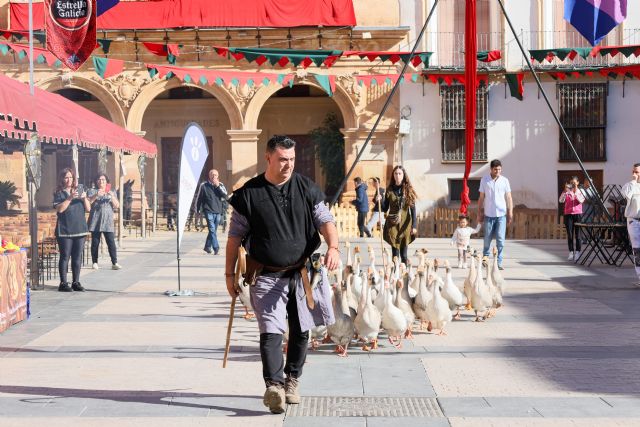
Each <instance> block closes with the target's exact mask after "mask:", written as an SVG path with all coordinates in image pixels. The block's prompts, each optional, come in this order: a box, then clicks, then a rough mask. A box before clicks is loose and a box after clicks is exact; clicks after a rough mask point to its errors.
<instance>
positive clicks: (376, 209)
mask: <svg viewBox="0 0 640 427" xmlns="http://www.w3.org/2000/svg"><path fill="white" fill-rule="evenodd" d="M371 181H372V182H373V188H374V189H375V190H376V192H375V194H374V195H373V200H372V201H373V212H372V213H371V218H370V219H369V222H368V223H367V230H369V233H373V227H375V226H376V224H379V225H380V232H381V233H382V227H383V226H384V215H381V213H382V201H383V200H384V191H385V190H384V188H382V186H381V185H380V178H378V177H375V178H371ZM378 196H380V197H378Z"/></svg>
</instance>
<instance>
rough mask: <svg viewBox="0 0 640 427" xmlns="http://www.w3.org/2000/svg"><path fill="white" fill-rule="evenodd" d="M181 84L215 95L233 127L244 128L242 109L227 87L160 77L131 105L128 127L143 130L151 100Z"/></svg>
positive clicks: (134, 130)
mask: <svg viewBox="0 0 640 427" xmlns="http://www.w3.org/2000/svg"><path fill="white" fill-rule="evenodd" d="M180 86H192V87H197V88H199V89H202V90H203V91H205V92H208V93H209V94H211V95H212V96H213V97H215V98H216V99H217V100H218V101H219V102H220V103H221V104H222V106H223V107H224V109H225V111H226V112H227V115H228V116H229V122H230V126H231V129H242V128H243V126H242V125H243V120H242V113H241V112H240V109H239V108H238V106H237V104H236V102H235V101H234V99H233V97H232V96H231V95H230V94H229V92H228V91H227V90H226V89H224V88H222V87H220V86H217V85H213V86H202V85H195V84H189V83H184V82H181V81H180V80H178V79H169V80H166V79H158V80H154V81H153V82H151V83H150V84H148V85H147V86H145V87H144V88H143V89H142V91H141V92H140V93H139V94H138V96H137V97H136V99H135V101H133V104H132V105H131V109H130V110H129V115H128V117H127V128H128V129H129V130H131V131H133V132H139V131H141V130H142V118H143V117H144V113H145V111H146V110H147V107H148V106H149V104H151V102H153V100H154V99H155V98H156V97H157V96H158V95H160V94H161V93H163V92H165V91H168V90H169V89H173V88H177V87H180Z"/></svg>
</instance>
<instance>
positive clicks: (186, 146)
mask: <svg viewBox="0 0 640 427" xmlns="http://www.w3.org/2000/svg"><path fill="white" fill-rule="evenodd" d="M180 152H181V155H180V182H179V185H178V249H180V244H181V243H182V235H183V233H184V227H185V226H186V225H187V219H188V218H189V209H191V202H192V201H193V196H194V194H195V192H196V189H197V187H198V180H199V179H200V174H201V173H202V168H203V167H204V163H205V161H206V160H207V156H208V155H209V148H208V147H207V138H206V137H205V135H204V132H203V131H202V128H201V127H200V126H199V125H198V124H197V123H194V122H191V123H189V124H188V125H187V128H186V129H185V131H184V137H183V138H182V148H181V150H180Z"/></svg>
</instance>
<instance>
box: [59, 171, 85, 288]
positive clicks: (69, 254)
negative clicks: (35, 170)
mask: <svg viewBox="0 0 640 427" xmlns="http://www.w3.org/2000/svg"><path fill="white" fill-rule="evenodd" d="M53 207H54V208H55V210H56V213H57V216H58V218H57V221H56V239H57V241H58V250H59V251H60V261H59V262H58V270H59V273H60V285H59V286H58V291H60V292H72V291H84V287H83V286H82V285H81V284H80V267H81V266H82V250H83V249H84V239H85V238H86V237H87V232H88V231H89V229H88V228H87V220H86V217H85V213H86V212H89V210H90V209H91V206H90V205H89V200H88V199H87V193H86V192H85V191H84V188H82V187H79V186H78V179H77V177H76V175H75V173H74V172H73V170H72V169H70V168H65V169H63V170H62V172H61V173H60V178H59V181H58V190H57V191H56V192H55V194H54V196H53ZM69 259H71V272H72V279H73V282H72V284H71V286H69V282H68V281H67V270H68V266H69Z"/></svg>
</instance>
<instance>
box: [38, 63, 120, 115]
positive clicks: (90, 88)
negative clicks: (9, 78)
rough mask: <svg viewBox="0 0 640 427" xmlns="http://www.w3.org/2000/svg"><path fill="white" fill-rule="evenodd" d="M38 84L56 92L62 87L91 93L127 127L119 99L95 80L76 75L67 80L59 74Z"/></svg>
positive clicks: (42, 87) (41, 87)
mask: <svg viewBox="0 0 640 427" xmlns="http://www.w3.org/2000/svg"><path fill="white" fill-rule="evenodd" d="M37 86H38V87H39V88H40V89H44V90H46V91H48V92H56V91H59V90H62V89H78V90H82V91H85V92H87V93H90V94H91V95H93V96H95V97H96V98H97V99H98V100H99V101H100V102H102V104H103V105H104V106H105V108H106V109H107V111H108V112H109V116H110V117H111V121H112V122H113V123H115V124H117V125H118V126H121V127H123V128H124V127H126V121H125V116H124V111H123V110H122V107H121V106H120V104H119V103H118V101H117V100H116V99H115V98H114V96H113V95H112V94H111V92H109V90H107V89H106V88H105V87H104V86H102V85H101V84H99V83H97V82H95V81H93V80H90V79H87V78H84V77H81V76H76V75H74V76H73V78H72V79H71V80H70V81H68V82H65V81H63V80H62V78H61V77H59V76H57V77H52V78H49V79H45V80H42V81H40V82H38V83H37Z"/></svg>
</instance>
